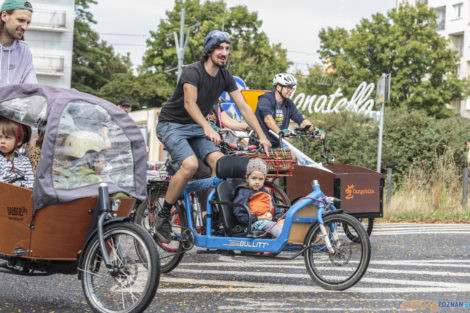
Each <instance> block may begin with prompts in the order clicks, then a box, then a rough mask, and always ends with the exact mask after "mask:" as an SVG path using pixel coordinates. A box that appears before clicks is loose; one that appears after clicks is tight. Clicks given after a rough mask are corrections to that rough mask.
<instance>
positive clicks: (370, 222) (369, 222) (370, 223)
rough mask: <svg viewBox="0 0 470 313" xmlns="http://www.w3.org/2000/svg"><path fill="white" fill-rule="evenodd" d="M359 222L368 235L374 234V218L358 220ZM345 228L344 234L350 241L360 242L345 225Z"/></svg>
mask: <svg viewBox="0 0 470 313" xmlns="http://www.w3.org/2000/svg"><path fill="white" fill-rule="evenodd" d="M357 220H358V221H359V222H360V223H361V224H362V226H363V227H364V229H365V230H366V232H367V234H368V235H369V236H370V235H371V234H372V229H373V228H374V219H373V218H360V217H359V218H357ZM343 228H344V233H345V234H346V236H348V238H349V239H351V240H352V241H356V242H357V240H358V238H357V236H355V235H354V234H353V233H351V232H350V231H349V228H348V226H347V225H343Z"/></svg>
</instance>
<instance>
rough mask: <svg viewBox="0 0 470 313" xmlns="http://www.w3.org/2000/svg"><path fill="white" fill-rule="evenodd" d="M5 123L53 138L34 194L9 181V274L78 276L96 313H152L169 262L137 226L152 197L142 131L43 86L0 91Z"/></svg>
mask: <svg viewBox="0 0 470 313" xmlns="http://www.w3.org/2000/svg"><path fill="white" fill-rule="evenodd" d="M0 115H1V116H3V117H6V118H8V119H11V120H14V121H16V122H19V123H22V124H24V125H28V126H30V127H32V128H33V129H39V130H40V131H41V132H44V140H43V143H42V149H41V158H40V160H39V162H38V167H37V172H36V176H35V182H34V188H33V190H29V189H25V188H22V187H19V186H15V185H12V184H8V183H4V182H0V265H1V266H0V271H1V272H2V273H9V274H21V275H31V276H34V275H50V274H55V273H65V274H74V273H78V277H79V279H80V280H81V281H82V287H83V292H84V295H85V298H86V300H87V302H88V304H89V305H90V307H91V308H92V309H93V310H94V311H96V312H141V311H143V310H144V309H145V308H146V307H147V306H148V305H149V304H150V302H151V301H152V299H153V297H154V295H155V292H156V290H157V286H158V282H159V277H160V263H159V262H160V260H159V256H158V251H157V248H156V245H155V242H154V241H153V239H152V237H151V236H150V235H149V234H148V233H147V232H146V231H145V230H143V229H142V228H140V227H139V226H137V225H135V224H133V223H130V222H129V219H128V215H129V212H130V211H131V209H132V207H133V205H134V203H135V199H134V198H137V199H140V200H143V199H145V196H146V151H145V143H144V140H143V138H142V135H141V133H140V131H139V129H138V128H137V126H136V125H135V123H134V122H133V121H132V120H131V119H130V117H129V116H128V115H127V114H125V112H123V111H122V110H120V109H119V108H117V107H116V106H115V105H113V104H112V103H109V102H107V101H105V100H102V99H100V98H97V97H94V96H91V95H88V94H84V93H81V92H78V91H76V90H66V89H58V88H52V87H47V86H39V85H17V86H10V87H4V88H0ZM72 139H73V140H72ZM81 154H82V155H81ZM90 162H91V163H90ZM87 164H88V165H90V164H93V167H92V169H93V171H92V170H91V169H90V168H87V167H86V165H87ZM98 169H99V170H98ZM109 193H111V194H116V195H120V196H124V197H121V198H110V197H109ZM117 193H119V194H117ZM127 195H130V196H131V197H128V196H127Z"/></svg>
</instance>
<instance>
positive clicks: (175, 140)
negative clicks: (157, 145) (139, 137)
mask: <svg viewBox="0 0 470 313" xmlns="http://www.w3.org/2000/svg"><path fill="white" fill-rule="evenodd" d="M157 137H158V139H160V141H161V142H162V143H163V144H164V145H165V148H166V150H167V151H168V152H169V153H170V155H171V157H172V159H173V160H177V161H178V162H179V163H180V164H182V163H183V161H184V160H185V159H187V158H188V157H190V156H192V155H196V157H198V158H199V159H200V160H203V161H205V159H206V156H207V155H208V154H209V153H212V152H215V151H219V149H218V148H217V147H216V146H215V145H214V143H213V142H212V141H210V140H207V139H206V135H205V134H204V130H203V129H202V127H201V126H199V124H178V123H171V122H159V123H158V124H157Z"/></svg>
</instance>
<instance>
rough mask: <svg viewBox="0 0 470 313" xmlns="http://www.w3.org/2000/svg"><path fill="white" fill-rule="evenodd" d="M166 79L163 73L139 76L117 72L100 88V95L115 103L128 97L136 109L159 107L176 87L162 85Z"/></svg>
mask: <svg viewBox="0 0 470 313" xmlns="http://www.w3.org/2000/svg"><path fill="white" fill-rule="evenodd" d="M165 79H166V77H164V75H163V74H161V73H157V74H150V73H142V74H140V75H138V76H137V77H136V76H134V75H133V74H132V73H117V74H114V75H113V76H112V78H111V80H110V81H109V82H108V83H106V84H105V85H104V86H103V87H101V88H100V91H99V93H98V96H100V97H102V98H104V99H106V100H108V101H111V102H113V103H118V102H119V101H121V100H122V99H123V98H128V99H129V100H130V101H131V103H132V107H133V109H134V110H136V109H143V108H151V107H159V106H161V105H162V104H163V103H164V102H165V101H166V100H167V95H168V94H169V93H170V92H172V91H173V89H174V88H173V87H169V86H168V87H162V82H164V81H165ZM170 89H171V90H170Z"/></svg>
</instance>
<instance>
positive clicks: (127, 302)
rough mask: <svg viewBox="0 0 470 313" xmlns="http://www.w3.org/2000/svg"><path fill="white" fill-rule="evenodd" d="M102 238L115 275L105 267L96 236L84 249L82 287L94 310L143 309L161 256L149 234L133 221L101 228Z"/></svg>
mask: <svg viewBox="0 0 470 313" xmlns="http://www.w3.org/2000/svg"><path fill="white" fill-rule="evenodd" d="M103 237H104V242H105V246H106V247H107V249H108V250H109V251H108V253H109V258H110V261H111V264H112V265H113V266H114V267H116V269H117V275H112V273H111V272H110V270H109V269H108V268H107V267H106V266H105V263H104V260H103V259H102V254H101V250H100V245H99V238H98V235H95V236H94V238H92V240H91V242H90V244H89V245H88V246H87V248H86V249H85V251H84V252H83V268H82V269H81V270H82V271H83V276H82V289H83V293H84V295H85V299H86V301H87V302H88V304H89V305H90V307H91V308H92V309H93V311H95V312H109V313H112V312H120V313H131V312H143V311H144V310H145V309H146V308H147V307H148V306H149V305H150V303H151V302H152V300H153V298H154V297H155V293H156V291H157V288H158V284H159V281H160V258H159V255H158V251H157V247H156V244H155V242H154V241H153V239H152V237H151V236H150V235H149V234H148V233H147V232H146V231H145V230H144V229H142V228H141V227H139V226H137V225H135V224H132V223H127V222H124V223H114V224H110V225H107V226H105V227H104V229H103Z"/></svg>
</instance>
